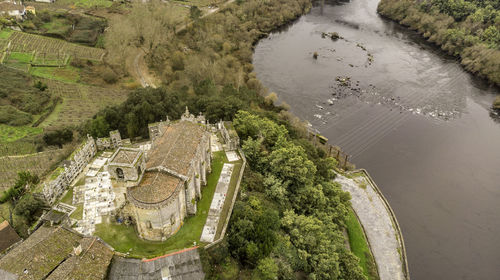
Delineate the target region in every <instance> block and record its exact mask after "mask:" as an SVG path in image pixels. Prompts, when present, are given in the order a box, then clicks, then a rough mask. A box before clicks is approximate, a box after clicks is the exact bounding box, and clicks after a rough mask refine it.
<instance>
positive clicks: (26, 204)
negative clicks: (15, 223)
mask: <svg viewBox="0 0 500 280" xmlns="http://www.w3.org/2000/svg"><path fill="white" fill-rule="evenodd" d="M42 206H43V202H41V201H40V200H38V199H36V198H35V197H34V196H33V195H32V194H26V195H25V196H23V197H22V198H21V199H20V200H19V202H18V203H17V205H16V207H15V208H14V213H15V214H16V215H19V216H23V217H24V218H25V219H26V220H27V221H28V223H29V224H31V223H32V222H33V221H34V218H35V217H34V214H35V213H36V212H37V211H38V210H39V209H40V207H42Z"/></svg>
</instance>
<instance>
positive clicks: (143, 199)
mask: <svg viewBox="0 0 500 280" xmlns="http://www.w3.org/2000/svg"><path fill="white" fill-rule="evenodd" d="M157 131H158V134H157V135H156V136H157V137H156V139H155V140H154V141H153V142H152V148H151V150H150V151H149V153H148V159H147V161H146V171H145V173H144V175H143V178H142V179H141V181H140V183H139V184H137V185H136V186H133V187H131V188H128V189H127V198H128V200H129V201H130V202H131V212H132V216H133V217H132V218H133V220H134V221H135V223H136V226H137V231H138V233H139V236H140V237H141V238H144V239H147V240H158V241H159V240H165V239H167V238H168V237H169V236H170V235H172V234H174V233H175V232H177V230H179V228H180V227H181V226H182V223H183V220H184V218H185V217H186V216H187V215H188V214H193V215H194V214H196V203H197V200H198V199H200V198H201V186H202V185H205V184H206V182H207V181H206V180H207V173H208V172H210V164H211V158H210V157H211V151H210V133H209V132H208V131H207V128H206V126H205V125H202V124H199V123H196V122H191V121H189V120H181V121H179V122H176V123H172V124H169V125H167V126H165V128H164V129H159V130H157Z"/></svg>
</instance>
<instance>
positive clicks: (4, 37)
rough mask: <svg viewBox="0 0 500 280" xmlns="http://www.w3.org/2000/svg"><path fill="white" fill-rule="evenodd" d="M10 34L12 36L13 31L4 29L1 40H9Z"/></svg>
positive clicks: (0, 36) (0, 34) (1, 31)
mask: <svg viewBox="0 0 500 280" xmlns="http://www.w3.org/2000/svg"><path fill="white" fill-rule="evenodd" d="M10 34H12V29H2V30H0V39H8V38H9V36H10Z"/></svg>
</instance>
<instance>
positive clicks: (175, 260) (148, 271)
mask: <svg viewBox="0 0 500 280" xmlns="http://www.w3.org/2000/svg"><path fill="white" fill-rule="evenodd" d="M204 278H205V274H204V273H203V268H202V265H201V260H200V255H199V253H198V250H197V249H196V248H192V249H191V248H190V249H185V250H183V251H180V252H176V253H172V254H168V255H165V256H163V257H159V258H155V259H153V260H147V261H141V260H138V259H126V258H122V257H114V259H113V263H112V264H111V269H110V271H109V278H108V279H110V280H115V279H144V280H145V279H204Z"/></svg>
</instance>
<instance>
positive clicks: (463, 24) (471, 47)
mask: <svg viewBox="0 0 500 280" xmlns="http://www.w3.org/2000/svg"><path fill="white" fill-rule="evenodd" d="M420 3H421V2H419V1H409V0H402V1H401V0H381V1H380V2H379V5H378V7H377V12H378V13H379V14H380V15H382V16H384V17H386V18H388V19H391V20H394V21H396V22H398V23H399V24H402V25H404V26H406V27H409V28H410V29H412V30H416V31H417V32H418V33H419V34H421V35H422V36H423V37H424V38H425V39H426V40H428V41H429V42H432V43H435V44H436V45H437V46H439V47H440V48H441V49H442V50H443V51H446V52H447V53H448V54H450V55H453V56H456V57H459V58H460V63H461V64H462V66H463V67H464V68H465V69H466V70H467V71H469V72H471V73H473V74H476V75H478V76H479V77H481V78H485V79H487V80H488V81H489V82H491V83H492V84H495V85H497V86H500V70H499V69H500V50H499V49H498V44H499V43H500V39H499V38H500V35H498V34H499V31H498V30H497V29H496V27H495V25H494V24H493V23H490V22H488V20H487V18H486V17H485V16H484V20H480V21H478V20H477V17H478V16H482V15H481V13H485V12H484V11H483V10H481V8H480V7H479V6H477V7H476V6H475V4H474V5H473V4H471V5H473V7H474V10H475V11H476V12H475V13H473V12H466V11H464V12H463V13H464V15H463V16H462V18H457V15H456V14H454V13H451V15H449V14H445V13H443V12H439V9H437V10H436V4H433V3H432V1H431V3H429V4H427V5H421V4H420ZM467 3H468V2H467ZM441 9H444V10H446V9H447V8H446V7H441ZM458 9H460V8H458ZM484 9H485V8H484ZM491 9H493V11H495V10H494V8H491ZM481 11H483V12H481ZM448 13H450V12H448ZM476 14H478V16H476ZM465 17H467V18H465ZM493 17H494V15H493ZM497 18H498V17H497ZM490 33H491V34H490Z"/></svg>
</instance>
